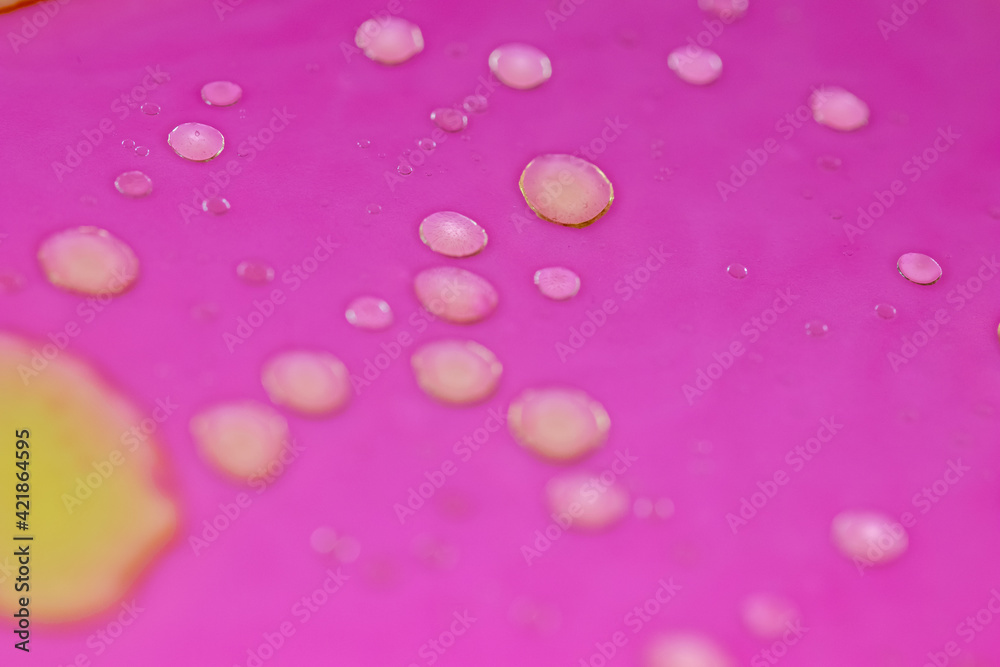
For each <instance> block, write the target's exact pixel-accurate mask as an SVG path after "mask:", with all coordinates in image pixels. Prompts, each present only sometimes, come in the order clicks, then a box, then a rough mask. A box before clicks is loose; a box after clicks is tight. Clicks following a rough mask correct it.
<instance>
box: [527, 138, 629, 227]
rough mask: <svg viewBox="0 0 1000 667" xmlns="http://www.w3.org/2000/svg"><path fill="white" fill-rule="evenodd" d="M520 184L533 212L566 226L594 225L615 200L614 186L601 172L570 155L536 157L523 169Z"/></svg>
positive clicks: (592, 165) (542, 217) (544, 218)
mask: <svg viewBox="0 0 1000 667" xmlns="http://www.w3.org/2000/svg"><path fill="white" fill-rule="evenodd" d="M519 185H520V188H521V194H522V195H524V200H525V201H526V202H527V203H528V206H530V207H531V210H532V211H534V212H535V215H537V216H538V217H539V218H541V219H542V220H547V221H549V222H554V223H556V224H559V225H564V226H567V227H586V226H587V225H590V224H593V223H594V222H595V221H596V220H597V219H598V218H600V217H601V216H603V215H604V214H605V213H607V212H608V209H610V208H611V202H612V201H614V189H613V188H612V187H611V181H609V180H608V177H607V176H605V175H604V172H602V171H601V170H600V169H599V168H598V167H597V166H596V165H594V164H591V163H590V162H587V161H586V160H584V159H582V158H578V157H575V156H572V155H562V154H549V155H540V156H538V157H536V158H535V159H534V160H532V161H531V162H530V163H528V166H526V167H525V168H524V171H523V172H522V173H521V180H520V183H519Z"/></svg>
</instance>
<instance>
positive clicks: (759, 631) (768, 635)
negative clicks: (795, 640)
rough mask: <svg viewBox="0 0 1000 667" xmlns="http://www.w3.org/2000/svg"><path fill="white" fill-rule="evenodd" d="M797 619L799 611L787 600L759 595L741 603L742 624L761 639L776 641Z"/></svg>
mask: <svg viewBox="0 0 1000 667" xmlns="http://www.w3.org/2000/svg"><path fill="white" fill-rule="evenodd" d="M798 618H799V610H798V609H796V608H795V605H794V604H792V603H791V602H790V601H789V600H786V599H785V598H782V597H779V596H777V595H769V594H766V593H760V594H757V595H751V596H750V597H748V598H747V599H746V600H744V601H743V623H745V624H746V626H747V629H748V630H750V632H752V633H753V634H755V635H756V636H758V637H760V638H761V639H777V638H778V637H780V636H781V635H783V634H784V633H785V632H786V631H787V630H788V629H789V627H791V626H792V624H793V623H795V621H797V620H798Z"/></svg>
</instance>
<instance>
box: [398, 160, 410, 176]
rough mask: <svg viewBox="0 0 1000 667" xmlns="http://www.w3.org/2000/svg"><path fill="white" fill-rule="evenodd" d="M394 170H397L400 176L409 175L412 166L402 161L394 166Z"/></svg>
mask: <svg viewBox="0 0 1000 667" xmlns="http://www.w3.org/2000/svg"><path fill="white" fill-rule="evenodd" d="M396 171H398V172H399V175H400V176H409V175H410V174H412V173H413V167H411V166H410V165H408V164H405V163H404V164H401V165H399V166H398V167H396Z"/></svg>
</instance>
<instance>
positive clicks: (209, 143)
mask: <svg viewBox="0 0 1000 667" xmlns="http://www.w3.org/2000/svg"><path fill="white" fill-rule="evenodd" d="M167 143H168V144H170V147H171V148H172V149H174V152H175V153H177V154H178V155H180V156H181V157H182V158H184V159H185V160H191V161H192V162H207V161H209V160H211V159H213V158H215V157H217V156H218V155H219V153H221V152H222V149H223V148H224V147H225V145H226V140H225V139H224V138H223V136H222V133H221V132H219V131H218V130H217V129H215V128H214V127H212V126H210V125H205V124H204V123H181V124H180V125H178V126H177V127H175V128H174V129H173V130H171V131H170V134H168V135H167Z"/></svg>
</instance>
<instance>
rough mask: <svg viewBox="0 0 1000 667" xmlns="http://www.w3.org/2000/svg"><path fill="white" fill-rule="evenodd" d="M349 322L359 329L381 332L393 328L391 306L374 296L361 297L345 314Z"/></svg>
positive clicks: (351, 304) (348, 307) (352, 303)
mask: <svg viewBox="0 0 1000 667" xmlns="http://www.w3.org/2000/svg"><path fill="white" fill-rule="evenodd" d="M344 317H346V318H347V321H348V322H350V323H351V324H353V325H354V326H356V327H358V328H359V329H368V330H371V331H379V330H381V329H386V328H388V327H390V326H392V309H391V308H390V307H389V304H388V303H386V302H385V301H383V300H382V299H379V298H378V297H374V296H359V297H358V298H356V299H355V300H354V301H351V303H350V305H349V306H347V310H346V311H345V312H344Z"/></svg>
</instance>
